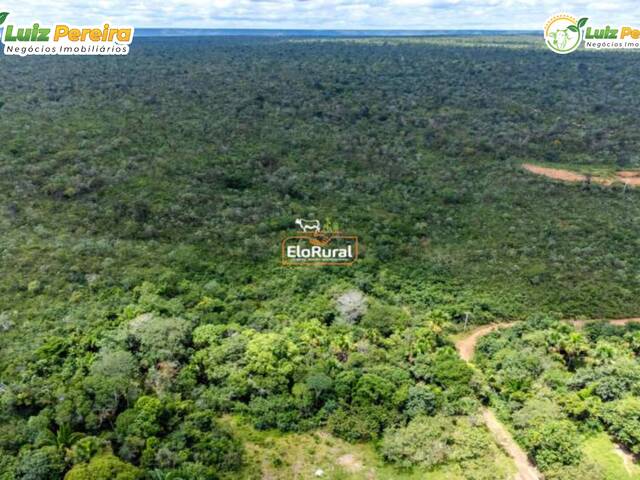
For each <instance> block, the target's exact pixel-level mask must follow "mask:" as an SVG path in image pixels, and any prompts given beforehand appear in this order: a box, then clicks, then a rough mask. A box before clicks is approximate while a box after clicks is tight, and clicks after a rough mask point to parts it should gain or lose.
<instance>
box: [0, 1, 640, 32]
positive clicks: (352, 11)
mask: <svg viewBox="0 0 640 480" xmlns="http://www.w3.org/2000/svg"><path fill="white" fill-rule="evenodd" d="M11 5H12V6H11ZM0 11H8V12H10V13H11V16H10V20H11V21H12V23H30V22H32V21H33V20H39V21H41V22H43V23H55V22H63V21H64V22H68V23H75V24H76V25H82V24H87V25H97V24H101V23H103V22H104V21H110V22H112V23H113V24H116V23H118V24H129V25H132V26H134V27H176V28H177V27H181V28H185V27H193V28H278V29H281V28H316V29H508V30H540V29H542V27H543V25H544V22H545V20H546V19H547V18H548V17H549V16H551V15H553V14H555V13H560V12H567V13H570V14H572V15H574V16H577V17H590V18H591V19H592V20H593V21H594V22H597V23H601V24H606V23H611V24H618V23H625V24H635V25H640V9H638V6H637V4H636V3H635V1H630V0H620V1H608V0H604V1H571V2H558V1H551V0H541V1H540V0H538V1H536V0H525V1H511V0H128V1H126V0H94V1H78V0H70V1H65V0H62V1H53V0H51V1H46V0H45V1H42V0H21V1H20V2H12V3H11V4H5V5H2V4H1V3H0Z"/></svg>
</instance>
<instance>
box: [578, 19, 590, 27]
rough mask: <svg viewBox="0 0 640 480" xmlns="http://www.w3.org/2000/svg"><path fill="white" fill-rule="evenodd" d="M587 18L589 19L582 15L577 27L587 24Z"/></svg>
mask: <svg viewBox="0 0 640 480" xmlns="http://www.w3.org/2000/svg"><path fill="white" fill-rule="evenodd" d="M587 20H589V19H588V18H587V17H583V18H581V19H580V20H578V28H582V27H584V26H585V25H586V24H587Z"/></svg>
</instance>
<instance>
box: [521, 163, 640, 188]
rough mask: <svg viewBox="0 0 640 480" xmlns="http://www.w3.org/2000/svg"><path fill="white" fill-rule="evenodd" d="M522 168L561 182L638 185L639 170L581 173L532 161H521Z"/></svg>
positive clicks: (639, 184) (639, 180) (639, 179)
mask: <svg viewBox="0 0 640 480" xmlns="http://www.w3.org/2000/svg"><path fill="white" fill-rule="evenodd" d="M522 168H524V169H525V170H527V171H528V172H531V173H535V174H536V175H542V176H545V177H547V178H552V179H554V180H561V181H563V182H572V183H576V182H592V183H597V184H600V185H606V186H609V185H613V184H614V183H622V184H625V185H629V186H632V187H640V171H634V170H621V171H617V172H611V173H604V172H603V173H581V172H576V171H573V170H566V169H563V168H554V167H542V166H540V165H534V164H532V163H523V164H522Z"/></svg>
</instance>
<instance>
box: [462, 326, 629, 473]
mask: <svg viewBox="0 0 640 480" xmlns="http://www.w3.org/2000/svg"><path fill="white" fill-rule="evenodd" d="M567 321H568V322H570V323H572V324H573V325H574V326H575V327H576V328H582V327H584V326H585V325H586V324H587V323H592V322H598V321H606V322H608V323H609V324H611V325H626V324H628V323H640V318H637V317H636V318H620V319H615V320H567ZM513 325H515V322H505V323H494V324H491V325H483V326H481V327H478V328H476V329H474V330H473V331H472V332H471V333H469V335H466V336H465V337H463V338H460V339H458V340H457V341H456V342H455V344H456V349H457V350H458V353H459V354H460V357H461V358H462V359H463V360H464V361H466V362H470V361H471V360H472V359H473V355H474V353H475V350H476V345H477V343H478V341H479V340H480V339H481V338H482V337H484V336H485V335H488V334H489V333H491V332H493V331H495V330H497V329H499V328H507V327H511V326H513ZM482 418H483V419H484V422H485V425H486V426H487V428H488V429H489V431H490V432H491V434H492V435H493V437H494V439H495V441H496V442H497V443H498V445H500V446H501V447H502V448H503V449H504V451H505V452H507V454H508V455H509V456H510V457H511V459H512V460H513V462H514V463H515V465H516V468H517V473H516V476H515V479H514V480H541V479H543V478H544V477H543V476H542V474H541V473H540V472H539V471H538V469H537V468H536V467H535V466H534V465H533V463H531V461H530V460H529V457H527V454H526V453H525V452H524V450H522V448H520V446H519V445H518V444H517V443H516V441H515V440H514V439H513V437H512V436H511V434H510V433H509V430H507V428H506V427H505V426H504V425H503V424H502V423H501V422H500V420H498V419H497V418H496V416H495V414H494V413H493V412H492V411H491V410H490V409H488V408H485V409H483V410H482ZM616 453H617V454H618V455H621V456H622V458H623V461H624V462H625V467H626V468H627V469H629V468H630V467H629V465H628V462H632V461H633V459H632V457H631V456H629V455H625V452H624V450H623V449H621V448H620V447H617V449H616Z"/></svg>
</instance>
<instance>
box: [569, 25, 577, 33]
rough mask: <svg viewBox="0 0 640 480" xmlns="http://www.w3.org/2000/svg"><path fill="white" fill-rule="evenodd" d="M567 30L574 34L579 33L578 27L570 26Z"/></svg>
mask: <svg viewBox="0 0 640 480" xmlns="http://www.w3.org/2000/svg"><path fill="white" fill-rule="evenodd" d="M567 30H571V31H572V32H577V31H578V27H576V26H575V25H569V26H568V27H567Z"/></svg>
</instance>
